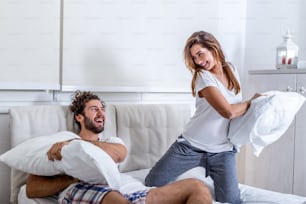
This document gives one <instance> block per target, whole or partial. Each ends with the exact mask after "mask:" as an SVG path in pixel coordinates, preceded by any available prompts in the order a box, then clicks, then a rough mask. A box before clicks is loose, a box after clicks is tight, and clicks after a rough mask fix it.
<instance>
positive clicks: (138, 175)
mask: <svg viewBox="0 0 306 204" xmlns="http://www.w3.org/2000/svg"><path fill="white" fill-rule="evenodd" d="M148 171H149V169H143V170H137V171H132V172H128V173H122V180H123V184H122V188H121V189H120V190H121V192H124V193H127V192H131V191H135V190H139V189H142V188H146V187H145V186H144V185H143V182H144V178H145V175H147V173H148ZM203 175H205V174H203V169H202V168H195V169H192V170H190V171H188V172H186V173H184V174H183V175H181V176H180V177H178V178H177V180H180V179H185V178H198V179H200V180H202V181H203V182H205V183H206V184H207V186H208V188H209V189H210V191H211V192H212V195H213V181H212V180H211V178H209V177H208V178H205V177H204V176H203ZM239 187H240V191H241V201H242V204H306V197H301V196H296V195H292V194H284V193H278V192H274V191H269V190H264V189H260V188H255V187H251V186H248V185H243V184H239ZM18 203H19V204H56V203H57V199H56V197H47V198H36V199H29V198H27V196H26V192H25V185H23V186H22V187H21V189H20V191H19V194H18ZM213 203H214V204H220V203H219V202H216V201H213Z"/></svg>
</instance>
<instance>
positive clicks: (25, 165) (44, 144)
mask: <svg viewBox="0 0 306 204" xmlns="http://www.w3.org/2000/svg"><path fill="white" fill-rule="evenodd" d="M73 138H79V136H78V135H76V134H75V133H73V132H69V131H62V132H58V133H56V134H52V135H46V136H39V137H34V138H31V139H28V140H26V141H24V142H23V143H20V144H18V145H17V146H15V147H14V148H12V149H10V150H9V151H7V152H5V153H4V154H2V155H0V161H2V162H4V163H6V164H7V165H8V166H10V167H13V168H15V169H18V170H21V171H24V172H27V173H31V174H36V175H45V176H53V175H56V174H60V173H63V172H62V171H60V170H58V169H57V168H56V166H55V162H52V161H50V160H49V159H48V156H47V151H48V150H49V149H50V147H51V146H52V145H53V144H54V143H56V142H61V141H66V140H70V139H73Z"/></svg>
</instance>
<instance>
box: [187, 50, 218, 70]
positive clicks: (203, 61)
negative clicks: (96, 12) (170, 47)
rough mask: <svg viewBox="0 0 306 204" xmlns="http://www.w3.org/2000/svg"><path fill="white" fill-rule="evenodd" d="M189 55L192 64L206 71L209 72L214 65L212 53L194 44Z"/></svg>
mask: <svg viewBox="0 0 306 204" xmlns="http://www.w3.org/2000/svg"><path fill="white" fill-rule="evenodd" d="M190 54H191V57H192V59H193V62H194V63H195V64H196V65H198V66H200V67H203V68H204V69H205V70H207V71H209V70H211V69H212V68H213V67H214V66H215V65H216V62H215V59H214V57H213V55H212V53H211V52H210V51H209V50H208V49H207V48H204V47H202V46H201V45H199V44H194V45H193V46H192V47H191V48H190Z"/></svg>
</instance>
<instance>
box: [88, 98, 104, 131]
mask: <svg viewBox="0 0 306 204" xmlns="http://www.w3.org/2000/svg"><path fill="white" fill-rule="evenodd" d="M83 116H84V120H83V126H82V128H86V129H87V130H90V131H92V132H94V133H96V134H99V133H101V132H102V131H103V130H104V121H105V109H104V106H103V105H102V104H101V102H100V101H99V100H91V101H89V102H87V103H86V106H85V109H84V115H83Z"/></svg>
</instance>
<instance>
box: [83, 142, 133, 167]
mask: <svg viewBox="0 0 306 204" xmlns="http://www.w3.org/2000/svg"><path fill="white" fill-rule="evenodd" d="M89 142H91V143H92V144H94V145H96V146H98V147H100V148H101V149H102V150H104V151H105V152H106V153H107V154H108V155H109V156H110V157H111V158H112V159H113V160H114V161H115V163H120V162H122V161H123V160H124V159H125V157H126V155H127V149H126V147H125V146H124V145H122V144H118V143H109V142H99V141H89Z"/></svg>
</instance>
